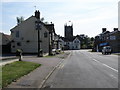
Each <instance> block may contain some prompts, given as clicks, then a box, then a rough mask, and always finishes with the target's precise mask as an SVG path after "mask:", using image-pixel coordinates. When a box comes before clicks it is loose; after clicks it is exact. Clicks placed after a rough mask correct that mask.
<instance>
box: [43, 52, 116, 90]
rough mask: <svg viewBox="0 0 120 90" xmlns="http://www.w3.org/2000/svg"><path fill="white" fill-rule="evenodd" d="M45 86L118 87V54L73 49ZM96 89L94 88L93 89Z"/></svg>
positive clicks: (112, 88)
mask: <svg viewBox="0 0 120 90" xmlns="http://www.w3.org/2000/svg"><path fill="white" fill-rule="evenodd" d="M43 88H101V89H100V90H102V88H111V90H114V88H118V56H117V55H102V54H101V53H98V52H88V51H87V50H72V51H71V54H70V56H69V57H68V58H67V59H66V60H64V61H63V62H62V64H61V65H60V66H59V67H58V68H57V69H56V70H55V71H54V72H53V74H52V75H51V76H50V78H48V80H47V81H46V82H45V84H44V85H43ZM93 90H94V89H93Z"/></svg>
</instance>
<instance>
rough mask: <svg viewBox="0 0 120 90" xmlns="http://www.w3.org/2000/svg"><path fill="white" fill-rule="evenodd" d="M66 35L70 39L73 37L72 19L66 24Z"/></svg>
mask: <svg viewBox="0 0 120 90" xmlns="http://www.w3.org/2000/svg"><path fill="white" fill-rule="evenodd" d="M64 37H65V38H66V39H68V40H70V39H71V38H72V37H73V24H72V23H71V21H69V22H68V23H66V24H65V25H64Z"/></svg>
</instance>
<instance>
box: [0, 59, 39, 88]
mask: <svg viewBox="0 0 120 90" xmlns="http://www.w3.org/2000/svg"><path fill="white" fill-rule="evenodd" d="M39 66H40V64H37V63H32V62H25V61H16V62H13V63H10V64H6V65H5V66H3V67H2V88H3V87H6V86H7V85H8V84H10V83H11V82H13V81H16V80H17V79H18V78H20V77H21V76H24V75H26V74H28V73H30V72H31V71H33V70H34V69H36V68H37V67H39Z"/></svg>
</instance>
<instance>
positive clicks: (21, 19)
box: [17, 16, 24, 24]
mask: <svg viewBox="0 0 120 90" xmlns="http://www.w3.org/2000/svg"><path fill="white" fill-rule="evenodd" d="M23 21H24V17H23V16H21V17H17V24H20V23H22V22H23Z"/></svg>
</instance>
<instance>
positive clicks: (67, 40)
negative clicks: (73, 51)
mask: <svg viewBox="0 0 120 90" xmlns="http://www.w3.org/2000/svg"><path fill="white" fill-rule="evenodd" d="M60 38H61V39H62V40H63V41H65V42H73V41H74V40H75V39H76V38H78V40H79V41H80V38H79V37H78V36H73V37H71V38H70V39H68V38H65V37H60Z"/></svg>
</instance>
